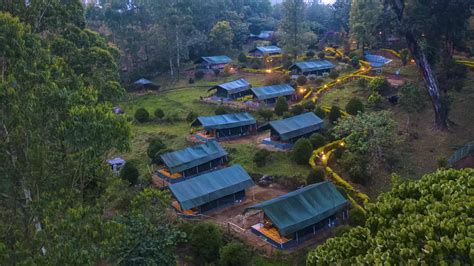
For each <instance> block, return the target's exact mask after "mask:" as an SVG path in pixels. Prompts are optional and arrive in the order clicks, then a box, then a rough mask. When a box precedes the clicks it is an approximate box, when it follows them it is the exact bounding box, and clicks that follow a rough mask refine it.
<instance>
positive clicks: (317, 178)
mask: <svg viewBox="0 0 474 266" xmlns="http://www.w3.org/2000/svg"><path fill="white" fill-rule="evenodd" d="M325 177H326V173H325V172H324V168H323V167H321V166H318V167H316V168H315V169H313V170H311V171H310V172H309V174H308V177H307V178H306V184H308V185H310V184H316V183H320V182H323V181H324V180H326V179H325Z"/></svg>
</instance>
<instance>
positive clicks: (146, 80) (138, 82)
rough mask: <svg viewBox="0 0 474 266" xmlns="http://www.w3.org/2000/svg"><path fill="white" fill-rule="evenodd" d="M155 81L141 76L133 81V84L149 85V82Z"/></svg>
mask: <svg viewBox="0 0 474 266" xmlns="http://www.w3.org/2000/svg"><path fill="white" fill-rule="evenodd" d="M152 83H153V82H151V81H149V80H148V79H144V78H141V79H139V80H137V81H135V82H133V84H135V85H148V84H152Z"/></svg>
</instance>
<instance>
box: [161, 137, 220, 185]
mask: <svg viewBox="0 0 474 266" xmlns="http://www.w3.org/2000/svg"><path fill="white" fill-rule="evenodd" d="M160 158H161V161H162V162H163V164H164V166H165V167H164V168H162V169H160V170H159V171H158V174H160V176H161V177H164V178H166V179H167V180H169V181H170V182H171V183H176V182H179V181H182V180H184V179H186V178H187V177H191V176H194V175H197V174H200V173H204V172H207V171H209V170H212V169H215V168H218V167H220V166H222V165H224V164H226V163H227V161H228V158H227V152H226V151H225V150H224V149H223V148H222V147H221V146H220V145H219V143H217V142H216V141H208V142H206V143H204V144H200V145H194V146H191V147H188V148H185V149H182V150H178V151H173V152H168V153H164V154H162V155H161V156H160Z"/></svg>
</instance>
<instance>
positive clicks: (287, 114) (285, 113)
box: [282, 112, 293, 118]
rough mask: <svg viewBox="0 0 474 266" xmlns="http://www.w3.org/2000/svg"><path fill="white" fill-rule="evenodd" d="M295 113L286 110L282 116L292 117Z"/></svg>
mask: <svg viewBox="0 0 474 266" xmlns="http://www.w3.org/2000/svg"><path fill="white" fill-rule="evenodd" d="M292 116H293V115H292V114H291V113H290V112H284V113H283V115H282V117H283V118H289V117H292Z"/></svg>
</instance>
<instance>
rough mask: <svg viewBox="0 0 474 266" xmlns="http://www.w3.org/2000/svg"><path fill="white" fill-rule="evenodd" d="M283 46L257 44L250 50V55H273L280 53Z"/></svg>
mask: <svg viewBox="0 0 474 266" xmlns="http://www.w3.org/2000/svg"><path fill="white" fill-rule="evenodd" d="M280 54H281V48H280V47H277V46H274V45H269V46H257V47H256V48H254V49H252V50H250V51H249V55H250V56H254V57H263V56H267V55H268V56H272V55H280Z"/></svg>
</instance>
